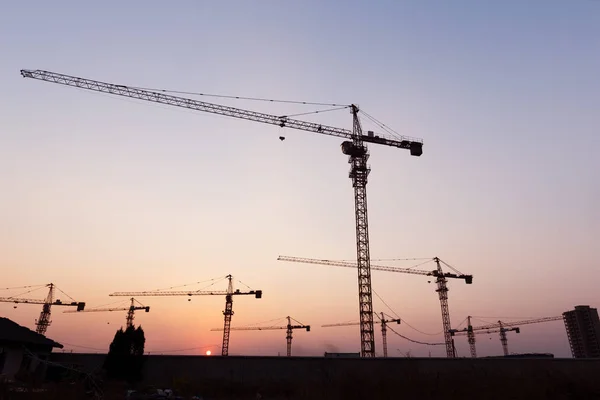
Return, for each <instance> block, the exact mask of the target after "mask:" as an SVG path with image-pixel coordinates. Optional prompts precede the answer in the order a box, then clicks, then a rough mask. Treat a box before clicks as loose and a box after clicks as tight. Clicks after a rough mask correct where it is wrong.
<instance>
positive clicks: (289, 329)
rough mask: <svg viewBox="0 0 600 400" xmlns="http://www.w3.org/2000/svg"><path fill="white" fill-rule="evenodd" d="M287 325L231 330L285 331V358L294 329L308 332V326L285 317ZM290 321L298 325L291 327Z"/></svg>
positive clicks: (289, 351) (289, 348)
mask: <svg viewBox="0 0 600 400" xmlns="http://www.w3.org/2000/svg"><path fill="white" fill-rule="evenodd" d="M286 319H287V325H286V326H247V327H239V328H231V330H234V331H270V330H276V329H285V330H286V332H285V339H286V341H287V356H288V357H291V356H292V333H293V331H294V329H306V332H310V325H304V324H303V323H302V322H300V321H297V320H295V319H294V318H292V317H290V316H287V317H286ZM292 320H294V322H296V323H297V324H298V325H292ZM222 330H223V329H220V328H214V329H211V331H222Z"/></svg>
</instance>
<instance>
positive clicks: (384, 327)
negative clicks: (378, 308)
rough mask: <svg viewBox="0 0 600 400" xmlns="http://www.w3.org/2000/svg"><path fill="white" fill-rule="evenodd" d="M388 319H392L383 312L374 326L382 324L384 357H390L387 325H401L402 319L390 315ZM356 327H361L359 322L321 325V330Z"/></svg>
mask: <svg viewBox="0 0 600 400" xmlns="http://www.w3.org/2000/svg"><path fill="white" fill-rule="evenodd" d="M388 317H389V318H390V319H386V314H385V313H383V312H382V313H381V317H379V321H373V323H374V324H381V341H382V347H383V357H387V356H388V351H387V324H389V323H396V324H400V318H393V317H391V316H389V315H388ZM354 325H360V323H359V322H341V323H337V324H325V325H321V328H331V327H334V326H354Z"/></svg>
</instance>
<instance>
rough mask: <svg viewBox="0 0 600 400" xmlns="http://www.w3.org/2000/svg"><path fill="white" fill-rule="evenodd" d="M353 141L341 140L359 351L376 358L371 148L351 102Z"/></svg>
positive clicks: (364, 355) (355, 108) (363, 355)
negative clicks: (349, 192) (350, 211)
mask: <svg viewBox="0 0 600 400" xmlns="http://www.w3.org/2000/svg"><path fill="white" fill-rule="evenodd" d="M352 116H353V122H354V123H353V134H352V141H351V142H350V141H345V142H343V143H342V152H343V153H344V154H346V155H347V156H348V163H349V164H351V166H352V167H351V168H350V174H349V177H350V179H352V186H353V187H354V214H355V221H356V264H357V266H358V303H359V304H358V306H359V310H360V353H361V356H362V357H375V335H374V331H373V294H372V293H371V257H370V253H369V219H368V212H367V181H368V179H367V178H368V176H369V172H370V171H371V169H370V168H369V166H368V165H367V161H368V159H369V150H368V149H367V147H366V146H365V145H364V143H363V141H362V139H361V137H362V128H361V126H360V120H359V119H358V108H357V107H356V106H355V105H352Z"/></svg>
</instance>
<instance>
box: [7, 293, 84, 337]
mask: <svg viewBox="0 0 600 400" xmlns="http://www.w3.org/2000/svg"><path fill="white" fill-rule="evenodd" d="M46 287H47V288H48V295H47V296H46V299H45V300H38V299H27V298H20V297H0V303H15V304H41V305H42V311H41V312H40V316H39V318H38V319H37V320H36V321H35V325H36V329H35V331H36V332H37V333H39V334H40V335H46V331H47V330H48V327H49V326H50V324H51V323H52V321H51V320H50V316H51V314H52V306H67V307H76V309H77V311H83V310H84V309H85V302H81V301H72V302H70V303H63V302H62V301H60V300H59V299H56V300H55V299H54V298H55V289H56V285H54V284H53V283H49V284H48V285H46ZM59 290H60V289H59ZM63 294H64V293H63Z"/></svg>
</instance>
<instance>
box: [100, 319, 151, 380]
mask: <svg viewBox="0 0 600 400" xmlns="http://www.w3.org/2000/svg"><path fill="white" fill-rule="evenodd" d="M145 343H146V338H145V336H144V330H143V329H142V327H140V326H138V327H137V328H135V327H133V326H130V327H128V328H127V329H126V330H123V328H121V329H119V330H118V331H117V333H115V338H114V339H113V341H112V343H111V344H110V348H109V350H108V354H107V356H106V359H105V360H104V366H103V368H104V370H105V371H106V374H107V376H108V378H109V379H115V380H124V381H127V382H129V383H135V382H138V381H140V380H141V379H142V368H143V367H144V344H145Z"/></svg>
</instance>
